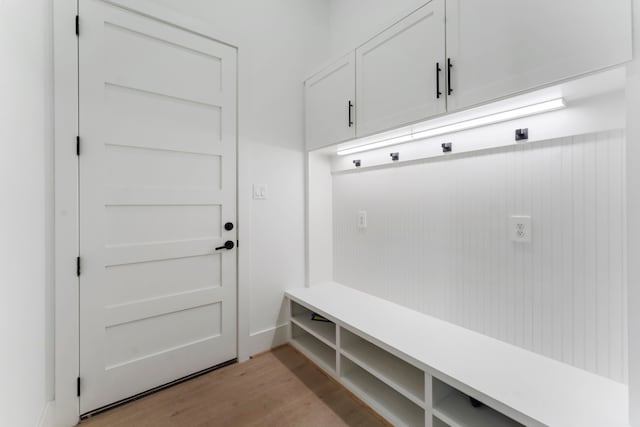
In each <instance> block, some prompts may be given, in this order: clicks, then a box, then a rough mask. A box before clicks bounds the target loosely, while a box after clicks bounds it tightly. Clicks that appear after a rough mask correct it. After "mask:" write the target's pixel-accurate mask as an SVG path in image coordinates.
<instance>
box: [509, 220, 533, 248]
mask: <svg viewBox="0 0 640 427" xmlns="http://www.w3.org/2000/svg"><path fill="white" fill-rule="evenodd" d="M509 236H510V238H511V241H512V242H517V243H529V242H531V217H530V216H527V215H512V216H511V218H509Z"/></svg>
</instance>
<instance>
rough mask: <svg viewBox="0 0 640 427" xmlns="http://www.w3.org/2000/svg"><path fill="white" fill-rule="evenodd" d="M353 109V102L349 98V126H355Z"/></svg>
mask: <svg viewBox="0 0 640 427" xmlns="http://www.w3.org/2000/svg"><path fill="white" fill-rule="evenodd" d="M352 111H353V102H351V100H349V127H351V126H353V119H352V117H351V112H352Z"/></svg>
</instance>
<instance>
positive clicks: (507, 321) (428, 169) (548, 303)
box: [333, 130, 627, 382]
mask: <svg viewBox="0 0 640 427" xmlns="http://www.w3.org/2000/svg"><path fill="white" fill-rule="evenodd" d="M624 153H625V141H624V133H623V131H621V130H620V131H607V132H601V133H596V134H589V135H584V136H576V137H568V138H562V139H558V140H552V141H546V142H540V143H536V144H530V145H526V144H525V145H521V146H513V147H507V148H502V149H496V150H490V151H488V152H484V153H482V154H478V153H475V154H473V153H472V154H463V155H457V156H453V157H444V158H443V157H440V158H434V159H431V160H427V161H424V162H422V163H417V164H412V165H406V166H401V165H398V166H392V167H389V168H381V169H371V170H362V171H354V172H346V173H336V174H334V177H333V221H334V225H333V227H334V233H333V235H334V242H333V248H334V260H333V262H334V278H335V280H336V281H337V282H340V283H343V284H345V285H348V286H352V287H354V288H356V289H359V290H362V291H365V292H368V293H372V294H374V295H377V296H380V297H383V298H386V299H389V300H391V301H394V302H397V303H400V304H403V305H405V306H408V307H410V308H413V309H416V310H418V311H421V312H424V313H427V314H430V315H434V316H437V317H440V318H442V319H444V320H447V321H451V322H453V323H456V324H459V325H462V326H464V327H467V328H470V329H473V330H476V331H479V332H481V333H484V334H487V335H490V336H493V337H495V338H498V339H501V340H504V341H507V342H510V343H513V344H516V345H518V346H521V347H524V348H526V349H529V350H532V351H535V352H537V353H541V354H543V355H546V356H549V357H553V358H555V359H557V360H561V361H564V362H566V363H569V364H572V365H574V366H577V367H579V368H583V369H586V370H588V371H591V372H594V373H597V374H600V375H603V376H606V377H609V378H612V379H614V380H617V381H621V382H624V381H626V378H627V368H626V366H627V363H626V308H625V307H626V305H625V304H626V303H625V301H626V290H625V283H624V271H625V262H626V261H625V250H624V246H625V195H624V194H625V193H624V189H625V181H624V176H625V175H624V174H625V161H624ZM362 210H364V211H367V220H368V228H367V229H366V230H359V229H358V227H357V216H358V212H359V211H362ZM511 215H530V216H531V217H532V241H531V243H514V242H512V241H510V238H509V227H508V224H509V217H510V216H511Z"/></svg>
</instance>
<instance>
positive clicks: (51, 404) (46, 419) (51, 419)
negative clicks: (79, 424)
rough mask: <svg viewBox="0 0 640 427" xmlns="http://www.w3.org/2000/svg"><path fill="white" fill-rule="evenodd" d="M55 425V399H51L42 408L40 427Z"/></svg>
mask: <svg viewBox="0 0 640 427" xmlns="http://www.w3.org/2000/svg"><path fill="white" fill-rule="evenodd" d="M54 425H55V401H53V400H50V401H48V402H47V403H46V404H45V405H44V408H42V414H41V415H40V420H39V421H38V427H53V426H54Z"/></svg>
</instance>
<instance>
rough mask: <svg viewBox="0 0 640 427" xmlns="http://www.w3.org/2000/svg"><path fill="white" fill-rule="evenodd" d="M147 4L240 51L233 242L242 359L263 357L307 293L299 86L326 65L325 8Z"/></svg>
mask: <svg viewBox="0 0 640 427" xmlns="http://www.w3.org/2000/svg"><path fill="white" fill-rule="evenodd" d="M154 1H155V2H156V3H158V4H162V5H164V6H165V7H168V8H172V9H174V10H177V11H178V12H180V13H182V14H185V15H190V16H193V17H196V18H198V19H200V20H204V21H206V22H209V23H211V30H212V31H213V32H214V33H216V34H219V35H220V38H221V39H223V40H228V41H229V42H230V43H235V44H237V45H238V46H239V66H238V69H239V82H238V88H239V115H238V119H239V132H238V135H239V144H240V147H239V159H240V160H239V161H240V164H239V190H240V193H239V195H238V198H239V208H240V224H239V226H240V228H239V233H240V246H241V248H242V249H243V250H244V251H245V252H247V251H248V253H249V254H250V256H249V259H248V260H243V259H242V258H241V259H240V269H241V271H240V280H241V281H245V280H248V281H249V282H250V284H249V286H250V289H251V292H250V295H249V299H250V305H251V318H250V326H249V328H250V331H249V332H250V334H251V335H252V343H251V351H250V352H251V353H255V352H259V351H263V350H265V349H267V348H268V347H269V346H270V345H271V343H272V339H273V334H274V333H275V332H276V330H275V328H276V327H277V326H281V325H284V324H285V323H286V317H285V315H284V311H283V306H282V301H283V292H284V290H286V289H288V288H294V287H299V286H304V283H305V271H304V265H305V262H304V252H305V251H304V155H303V145H304V144H303V143H304V133H303V92H302V81H303V80H304V77H305V76H306V75H307V74H309V73H310V72H311V71H313V70H314V69H315V68H316V67H317V66H318V65H320V63H322V61H323V60H324V59H326V58H327V46H328V42H327V40H328V20H329V8H328V4H327V2H324V1H317V0H272V1H268V2H264V1H255V0H234V1H228V0H181V1H179V2H177V1H175V0H154ZM252 184H267V186H268V199H267V200H257V201H254V200H252V199H251V195H252V190H251V186H252ZM243 217H244V218H245V220H244V221H243ZM247 231H249V232H250V236H251V237H250V239H246V238H243V236H246V235H247ZM243 261H245V262H243ZM247 264H248V265H247ZM245 284H246V282H245ZM241 297H242V296H241ZM284 331H285V328H280V329H279V330H278V331H277V332H278V337H279V338H284V335H283V332H284Z"/></svg>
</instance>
